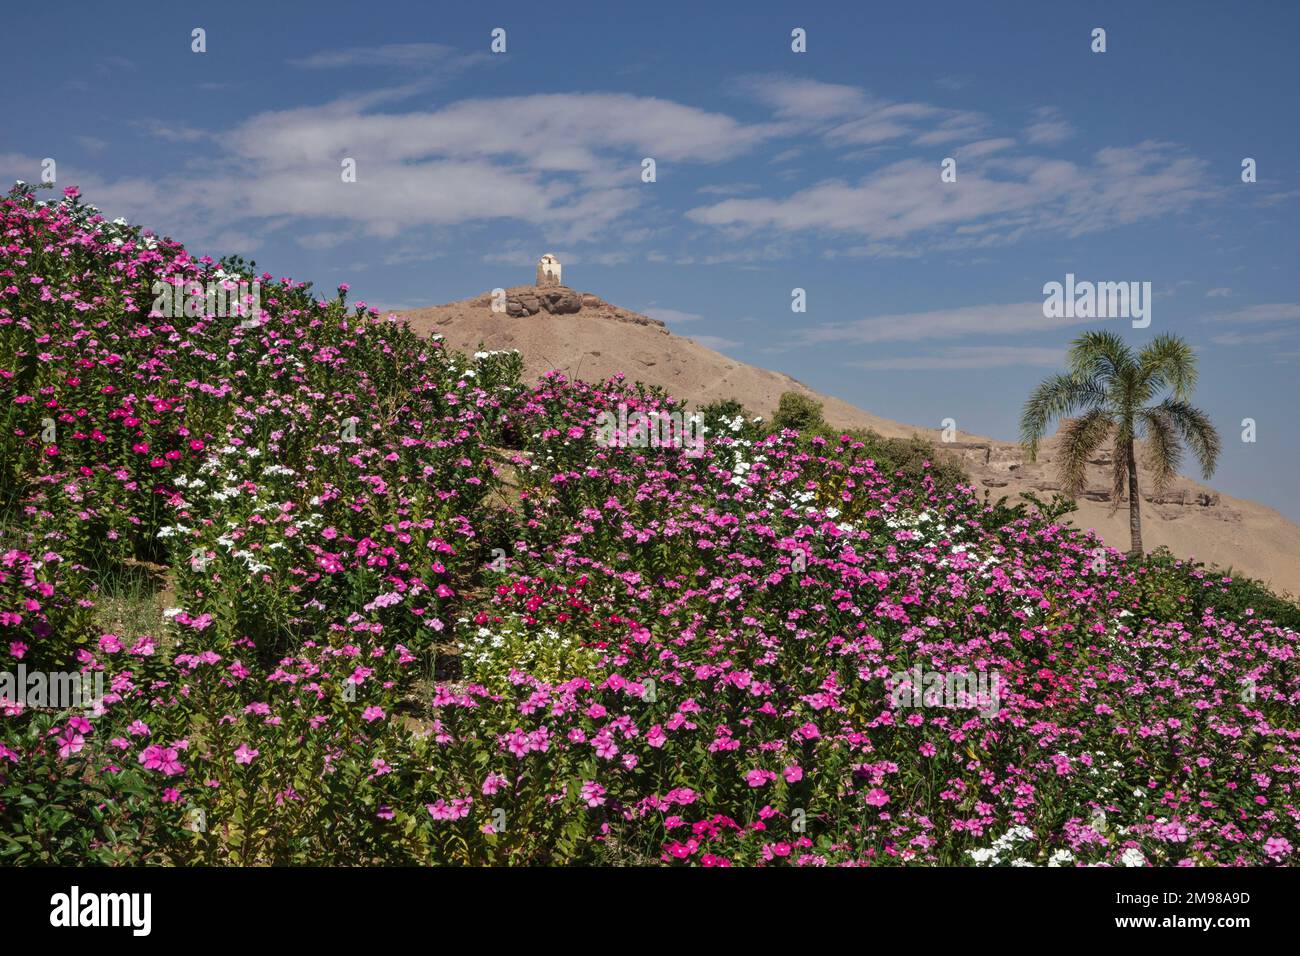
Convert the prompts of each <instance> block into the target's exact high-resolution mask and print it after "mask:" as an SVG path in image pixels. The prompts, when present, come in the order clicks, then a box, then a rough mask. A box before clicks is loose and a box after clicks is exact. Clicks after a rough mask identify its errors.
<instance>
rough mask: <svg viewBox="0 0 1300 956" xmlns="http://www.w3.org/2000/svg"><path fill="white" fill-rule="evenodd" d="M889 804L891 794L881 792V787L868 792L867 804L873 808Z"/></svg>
mask: <svg viewBox="0 0 1300 956" xmlns="http://www.w3.org/2000/svg"><path fill="white" fill-rule="evenodd" d="M888 802H889V794H887V793H885V791H883V790H881V789H880V788H879V787H875V788H873V789H871V790H868V791H867V803H868V804H870V805H871V806H873V807H883V806H884V805H885V804H887V803H888Z"/></svg>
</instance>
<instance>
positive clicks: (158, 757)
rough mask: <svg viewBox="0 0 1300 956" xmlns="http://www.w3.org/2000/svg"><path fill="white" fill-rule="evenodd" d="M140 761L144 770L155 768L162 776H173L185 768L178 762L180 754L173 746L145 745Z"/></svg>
mask: <svg viewBox="0 0 1300 956" xmlns="http://www.w3.org/2000/svg"><path fill="white" fill-rule="evenodd" d="M140 763H141V764H142V765H143V766H144V769H146V770H157V771H158V772H159V773H161V774H162V775H163V776H164V777H174V776H176V775H177V774H178V773H181V772H182V771H184V770H185V767H184V766H183V765H182V764H181V762H180V755H179V754H178V753H177V752H176V749H175V748H174V747H162V746H159V745H158V744H153V745H151V746H148V747H145V748H144V751H143V752H142V753H141V754H140Z"/></svg>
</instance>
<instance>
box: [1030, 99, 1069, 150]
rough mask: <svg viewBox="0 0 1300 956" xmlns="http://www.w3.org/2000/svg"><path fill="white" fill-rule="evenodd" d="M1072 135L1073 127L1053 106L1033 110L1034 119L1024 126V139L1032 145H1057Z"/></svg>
mask: <svg viewBox="0 0 1300 956" xmlns="http://www.w3.org/2000/svg"><path fill="white" fill-rule="evenodd" d="M1073 135H1074V127H1073V126H1071V125H1070V124H1069V123H1067V122H1066V121H1065V119H1064V118H1063V117H1062V116H1061V111H1060V110H1058V109H1057V108H1056V107H1054V106H1041V107H1039V108H1038V109H1036V110H1034V121H1033V122H1032V123H1030V124H1029V125H1028V126H1026V127H1025V139H1026V140H1027V141H1028V142H1030V143H1031V144H1033V145H1034V146H1057V145H1059V144H1061V143H1064V142H1065V141H1066V140H1067V139H1069V138H1070V137H1071V136H1073Z"/></svg>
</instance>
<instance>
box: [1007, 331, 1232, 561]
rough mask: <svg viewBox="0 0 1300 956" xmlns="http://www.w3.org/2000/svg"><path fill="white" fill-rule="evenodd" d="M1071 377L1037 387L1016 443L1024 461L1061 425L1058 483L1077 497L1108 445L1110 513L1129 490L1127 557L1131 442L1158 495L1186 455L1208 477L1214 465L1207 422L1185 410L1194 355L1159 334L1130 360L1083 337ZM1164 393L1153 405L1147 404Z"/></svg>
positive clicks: (1138, 527)
mask: <svg viewBox="0 0 1300 956" xmlns="http://www.w3.org/2000/svg"><path fill="white" fill-rule="evenodd" d="M1068 364H1069V371H1068V372H1066V373H1064V374H1058V375H1053V376H1051V377H1050V378H1048V379H1047V380H1046V381H1044V382H1043V383H1042V384H1040V385H1039V386H1038V387H1037V388H1036V389H1034V393H1033V394H1032V395H1030V396H1029V401H1027V402H1025V409H1024V412H1023V413H1022V415H1021V417H1020V440H1021V441H1022V442H1023V443H1024V445H1025V447H1026V448H1027V449H1028V451H1029V460H1030V461H1033V460H1035V458H1036V457H1037V455H1038V445H1039V442H1041V441H1042V439H1043V436H1044V434H1045V433H1046V431H1047V426H1048V425H1049V424H1050V423H1051V422H1052V421H1053V420H1054V419H1057V418H1059V419H1062V420H1063V421H1062V425H1061V441H1060V448H1059V454H1060V455H1061V484H1062V485H1063V486H1064V488H1065V492H1066V494H1068V495H1071V496H1072V497H1077V496H1078V494H1079V493H1080V492H1081V491H1082V490H1083V485H1084V480H1085V469H1086V467H1087V464H1088V459H1089V458H1090V457H1091V456H1092V454H1093V453H1094V452H1095V451H1096V450H1097V449H1098V448H1099V447H1100V446H1101V445H1102V444H1103V443H1104V442H1105V441H1106V440H1107V439H1109V440H1111V442H1112V444H1113V448H1114V452H1113V455H1112V458H1113V459H1114V465H1115V470H1114V479H1113V482H1112V485H1111V512H1112V513H1114V511H1115V509H1116V508H1118V507H1119V500H1120V497H1121V496H1122V495H1123V494H1124V492H1125V485H1126V484H1127V490H1128V523H1129V535H1130V539H1131V544H1130V548H1129V554H1130V555H1135V556H1136V555H1140V554H1142V517H1141V514H1140V512H1139V497H1138V495H1139V492H1138V467H1137V458H1136V456H1135V454H1134V443H1135V442H1136V441H1138V440H1139V439H1141V440H1143V444H1144V445H1145V452H1146V455H1145V459H1146V465H1147V467H1149V468H1150V469H1151V470H1152V471H1153V472H1154V473H1155V490H1156V492H1157V493H1158V492H1161V491H1163V490H1165V488H1166V487H1167V486H1168V485H1169V482H1170V481H1171V480H1172V479H1173V477H1174V476H1175V475H1176V474H1177V473H1178V467H1179V465H1180V464H1181V463H1182V460H1183V452H1184V447H1186V448H1190V449H1191V451H1192V454H1193V455H1194V456H1195V457H1196V460H1197V461H1198V462H1199V463H1200V465H1201V471H1202V473H1203V474H1204V476H1205V477H1206V478H1209V477H1210V475H1212V474H1213V473H1214V466H1215V464H1216V462H1217V461H1218V458H1219V448H1220V442H1219V433H1218V432H1217V431H1216V430H1215V428H1214V425H1212V424H1211V423H1210V419H1209V416H1208V415H1206V414H1205V412H1203V411H1201V410H1200V409H1199V408H1196V407H1194V406H1192V405H1190V404H1188V402H1187V399H1188V397H1189V396H1190V395H1191V392H1192V389H1193V388H1194V387H1195V385H1196V356H1195V355H1194V354H1193V352H1192V348H1191V346H1189V345H1188V344H1187V343H1186V342H1184V341H1183V340H1182V339H1180V338H1179V337H1178V336H1176V335H1168V334H1165V335H1158V336H1156V337H1155V338H1154V339H1152V340H1151V342H1149V343H1148V344H1147V345H1146V346H1145V347H1143V349H1142V350H1141V351H1140V352H1139V353H1138V354H1137V355H1136V356H1135V355H1134V354H1133V350H1132V349H1130V348H1129V347H1128V346H1127V345H1125V344H1124V341H1123V340H1122V339H1121V338H1120V337H1119V336H1118V335H1115V334H1114V333H1113V332H1085V333H1083V334H1082V335H1080V336H1079V337H1078V338H1077V339H1075V340H1074V341H1073V342H1071V343H1070V352H1069V356H1068ZM1165 391H1168V392H1170V393H1171V394H1169V395H1168V396H1166V397H1165V398H1164V400H1163V401H1161V402H1159V403H1158V404H1152V403H1153V402H1155V400H1156V399H1157V398H1158V397H1159V396H1160V395H1161V393H1163V392H1165Z"/></svg>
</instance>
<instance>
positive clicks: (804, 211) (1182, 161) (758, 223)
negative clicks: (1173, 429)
mask: <svg viewBox="0 0 1300 956" xmlns="http://www.w3.org/2000/svg"><path fill="white" fill-rule="evenodd" d="M958 177H959V178H958V182H957V183H941V182H940V180H939V170H938V164H937V163H935V162H927V161H923V160H920V159H909V160H903V161H900V162H897V163H893V164H891V165H888V166H885V167H883V168H881V169H878V170H876V171H874V172H872V173H871V174H869V175H868V176H866V177H865V178H863V179H861V180H859V181H857V182H846V181H843V180H830V181H826V182H822V183H819V184H817V185H814V186H810V187H807V188H805V189H801V190H799V191H798V192H795V193H793V194H791V195H788V196H786V197H784V198H775V199H769V198H753V199H727V200H723V201H721V202H718V203H714V204H712V205H706V206H700V207H697V208H695V209H692V210H690V211H689V212H688V213H687V215H688V217H689V218H690V219H692V220H694V221H695V222H699V223H703V224H706V225H712V226H720V227H730V228H733V229H738V230H742V231H745V230H748V231H752V230H758V229H776V230H781V231H800V230H821V231H827V232H833V233H846V234H856V235H861V236H865V237H867V238H869V239H872V240H875V241H877V242H889V241H896V240H901V239H904V238H911V237H917V236H924V235H926V234H930V235H932V236H934V237H935V238H936V242H935V246H936V248H954V247H959V246H964V245H977V244H992V243H1000V242H1009V241H1015V240H1018V239H1021V238H1023V237H1024V236H1025V235H1027V234H1029V233H1031V232H1035V231H1038V232H1044V231H1045V232H1054V233H1058V234H1064V235H1068V236H1078V235H1082V234H1084V233H1089V232H1096V231H1100V230H1103V229H1107V228H1111V227H1114V226H1118V225H1124V224H1128V223H1133V222H1138V221H1141V220H1144V219H1150V218H1155V217H1159V216H1165V215H1169V214H1172V213H1176V212H1179V211H1182V210H1185V209H1187V208H1189V207H1190V206H1191V205H1192V204H1193V203H1194V202H1195V201H1197V200H1198V199H1201V198H1203V197H1204V196H1206V195H1207V194H1208V187H1207V186H1206V185H1205V164H1204V162H1202V161H1200V160H1197V159H1194V158H1191V157H1188V156H1183V155H1180V154H1179V153H1178V152H1177V151H1176V150H1175V149H1174V148H1173V147H1170V146H1168V145H1167V144H1162V143H1156V142H1150V141H1148V142H1145V143H1141V144H1139V145H1137V146H1132V147H1109V148H1106V149H1102V150H1099V151H1098V152H1096V153H1095V154H1094V155H1093V157H1092V161H1091V162H1090V163H1087V164H1085V165H1079V164H1076V163H1074V162H1070V161H1066V160H1060V159H1044V158H1040V157H1020V158H1004V157H999V156H992V157H987V158H985V160H984V162H983V163H982V164H979V165H976V166H975V168H972V164H970V163H969V162H968V163H966V164H964V165H962V166H961V167H960V168H959V173H958Z"/></svg>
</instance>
